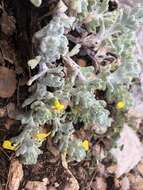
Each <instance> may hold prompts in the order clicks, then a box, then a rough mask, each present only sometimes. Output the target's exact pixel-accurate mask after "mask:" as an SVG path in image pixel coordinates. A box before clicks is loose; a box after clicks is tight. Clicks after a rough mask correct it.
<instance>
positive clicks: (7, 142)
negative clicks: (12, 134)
mask: <svg viewBox="0 0 143 190" xmlns="http://www.w3.org/2000/svg"><path fill="white" fill-rule="evenodd" d="M2 147H3V148H4V149H8V150H16V145H12V141H10V140H5V141H4V142H3V144H2Z"/></svg>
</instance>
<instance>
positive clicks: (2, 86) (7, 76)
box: [0, 67, 16, 98]
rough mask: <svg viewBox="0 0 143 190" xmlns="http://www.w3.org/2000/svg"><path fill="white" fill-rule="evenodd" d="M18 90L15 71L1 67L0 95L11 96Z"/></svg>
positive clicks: (3, 96) (2, 96)
mask: <svg viewBox="0 0 143 190" xmlns="http://www.w3.org/2000/svg"><path fill="white" fill-rule="evenodd" d="M15 90H16V74H15V71H13V70H10V69H8V68H6V67H0V97H1V98H9V97H11V96H12V95H13V94H14V92H15Z"/></svg>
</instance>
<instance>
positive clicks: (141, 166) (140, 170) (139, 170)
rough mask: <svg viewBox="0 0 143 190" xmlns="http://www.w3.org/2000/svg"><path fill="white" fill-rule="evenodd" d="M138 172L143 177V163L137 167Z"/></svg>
mask: <svg viewBox="0 0 143 190" xmlns="http://www.w3.org/2000/svg"><path fill="white" fill-rule="evenodd" d="M137 170H138V172H139V173H140V174H141V175H142V176H143V161H141V162H140V163H139V164H138V165H137Z"/></svg>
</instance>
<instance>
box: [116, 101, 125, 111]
mask: <svg viewBox="0 0 143 190" xmlns="http://www.w3.org/2000/svg"><path fill="white" fill-rule="evenodd" d="M116 108H117V109H124V108H125V102H124V101H119V102H117V104H116Z"/></svg>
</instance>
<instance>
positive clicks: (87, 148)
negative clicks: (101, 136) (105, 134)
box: [82, 140, 89, 151]
mask: <svg viewBox="0 0 143 190" xmlns="http://www.w3.org/2000/svg"><path fill="white" fill-rule="evenodd" d="M82 147H83V148H84V150H85V151H88V150H89V142H88V140H84V141H83V142H82Z"/></svg>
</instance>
